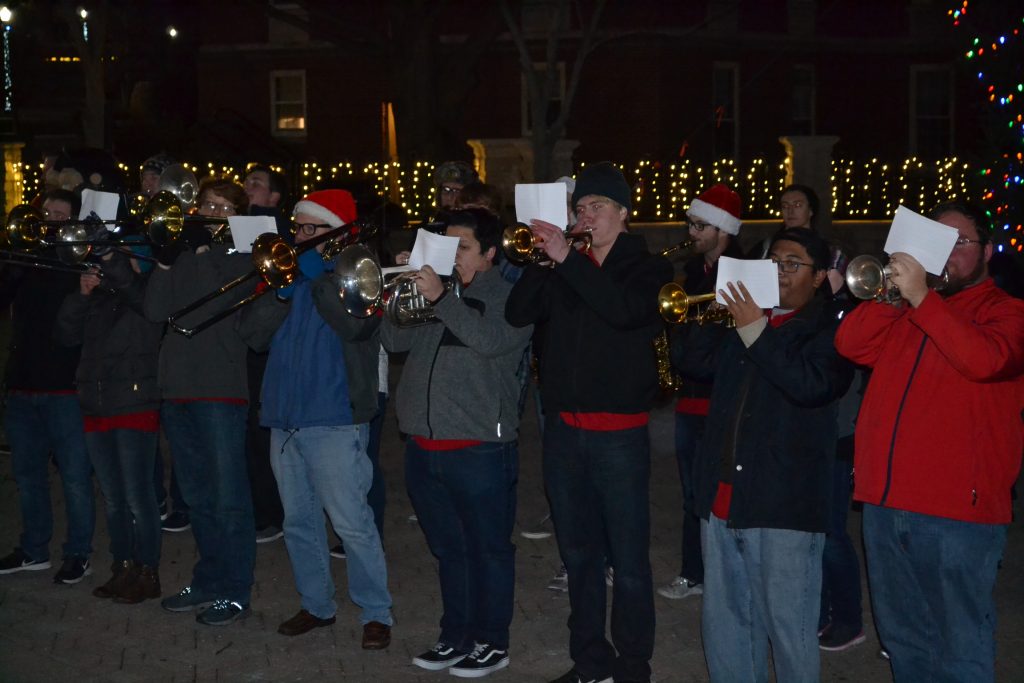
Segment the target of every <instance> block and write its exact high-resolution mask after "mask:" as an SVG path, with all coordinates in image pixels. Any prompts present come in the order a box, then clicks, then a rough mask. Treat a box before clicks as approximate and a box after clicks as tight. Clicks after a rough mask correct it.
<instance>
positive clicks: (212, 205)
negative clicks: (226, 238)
mask: <svg viewBox="0 0 1024 683" xmlns="http://www.w3.org/2000/svg"><path fill="white" fill-rule="evenodd" d="M199 210H200V211H201V212H203V213H205V214H213V215H216V214H218V213H220V214H221V215H224V216H234V215H235V214H236V213H238V210H237V209H236V208H235V207H234V206H233V205H231V204H218V203H217V202H203V203H202V204H200V205H199Z"/></svg>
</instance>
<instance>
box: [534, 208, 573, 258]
mask: <svg viewBox="0 0 1024 683" xmlns="http://www.w3.org/2000/svg"><path fill="white" fill-rule="evenodd" d="M530 230H531V231H532V232H533V236H534V238H535V239H536V240H537V248H539V249H541V250H542V251H543V252H544V253H545V254H547V256H548V258H549V259H551V261H552V262H553V263H561V262H562V261H564V260H565V259H566V257H567V256H568V255H569V250H570V249H571V247H570V246H569V242H568V241H566V239H565V233H564V232H563V231H562V229H561V228H559V227H557V226H555V225H553V224H552V223H548V222H547V221H542V220H539V219H536V218H534V219H533V220H531V221H530Z"/></svg>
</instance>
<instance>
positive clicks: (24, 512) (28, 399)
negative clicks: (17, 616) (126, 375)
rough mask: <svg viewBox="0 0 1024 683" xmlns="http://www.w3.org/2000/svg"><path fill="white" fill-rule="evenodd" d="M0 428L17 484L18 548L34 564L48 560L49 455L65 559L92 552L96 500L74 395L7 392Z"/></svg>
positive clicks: (50, 522)
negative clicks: (63, 519)
mask: <svg viewBox="0 0 1024 683" xmlns="http://www.w3.org/2000/svg"><path fill="white" fill-rule="evenodd" d="M4 429H5V430H6V431H7V440H8V442H9V443H10V446H11V466H12V469H13V471H14V481H15V482H16V483H17V485H18V499H19V503H20V506H21V524H22V532H21V539H20V541H19V545H20V547H21V550H22V552H24V553H25V555H27V556H28V557H30V558H32V559H33V560H36V561H38V562H44V561H46V560H49V559H50V539H51V538H52V537H53V507H52V505H51V502H50V454H51V453H52V454H53V457H54V460H56V461H57V468H58V470H59V471H60V481H61V485H62V486H63V488H64V506H65V511H66V513H67V522H68V526H67V540H66V541H65V543H64V557H66V558H67V557H82V558H85V557H88V556H89V555H90V554H91V553H92V533H93V530H94V528H95V526H96V503H95V500H94V499H93V489H92V465H91V464H90V463H89V455H88V453H87V452H86V450H85V437H84V435H83V429H82V411H81V409H80V408H79V406H78V397H77V396H75V395H74V394H31V393H18V392H12V393H10V394H8V396H7V409H6V411H5V413H4Z"/></svg>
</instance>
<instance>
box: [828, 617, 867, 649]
mask: <svg viewBox="0 0 1024 683" xmlns="http://www.w3.org/2000/svg"><path fill="white" fill-rule="evenodd" d="M865 640H867V636H865V635H864V629H863V628H861V627H860V626H847V625H845V624H836V623H834V622H833V623H831V624H829V627H828V628H826V629H825V632H824V633H822V634H821V635H820V636H818V647H819V648H821V649H822V650H825V651H826V652H842V651H843V650H849V649H850V648H851V647H854V646H856V645H860V644H861V643H863V642H864V641H865Z"/></svg>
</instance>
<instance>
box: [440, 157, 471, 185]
mask: <svg viewBox="0 0 1024 683" xmlns="http://www.w3.org/2000/svg"><path fill="white" fill-rule="evenodd" d="M476 180H480V177H479V176H478V175H477V174H476V171H474V170H473V167H472V166H470V165H469V164H467V163H466V162H465V161H446V162H444V163H443V164H441V165H440V166H438V167H437V170H436V171H434V184H435V185H437V186H438V187H440V186H441V184H442V183H458V184H459V185H462V186H466V185H469V184H470V183H471V182H473V181H476Z"/></svg>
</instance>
